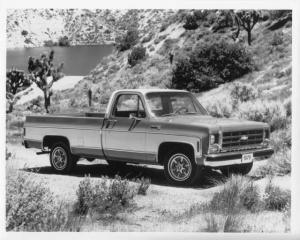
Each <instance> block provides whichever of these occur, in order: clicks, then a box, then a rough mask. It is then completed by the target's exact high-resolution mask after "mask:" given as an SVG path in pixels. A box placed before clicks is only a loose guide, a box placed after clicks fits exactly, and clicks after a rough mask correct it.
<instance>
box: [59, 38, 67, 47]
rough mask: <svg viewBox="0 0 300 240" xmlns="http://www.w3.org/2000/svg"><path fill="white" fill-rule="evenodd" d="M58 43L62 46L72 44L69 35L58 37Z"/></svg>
mask: <svg viewBox="0 0 300 240" xmlns="http://www.w3.org/2000/svg"><path fill="white" fill-rule="evenodd" d="M58 45H59V46H60V47H69V46H70V40H69V38H68V37H67V36H63V37H60V38H59V39H58Z"/></svg>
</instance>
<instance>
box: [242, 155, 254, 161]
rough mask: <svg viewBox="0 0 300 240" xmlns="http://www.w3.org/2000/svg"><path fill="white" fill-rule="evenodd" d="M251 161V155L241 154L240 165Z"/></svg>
mask: <svg viewBox="0 0 300 240" xmlns="http://www.w3.org/2000/svg"><path fill="white" fill-rule="evenodd" d="M252 161H253V153H248V154H243V156H242V163H249V162H252Z"/></svg>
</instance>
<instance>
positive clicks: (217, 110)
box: [204, 97, 233, 118]
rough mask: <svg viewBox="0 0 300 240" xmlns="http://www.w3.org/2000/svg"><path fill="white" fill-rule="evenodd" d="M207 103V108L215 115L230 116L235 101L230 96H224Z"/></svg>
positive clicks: (220, 116)
mask: <svg viewBox="0 0 300 240" xmlns="http://www.w3.org/2000/svg"><path fill="white" fill-rule="evenodd" d="M204 105H205V108H206V110H207V111H208V112H209V114H210V115H211V116H213V117H218V118H223V117H226V118H229V117H231V115H232V112H233V103H232V101H231V99H230V98H228V97H227V98H226V97H225V98H222V99H217V100H214V101H209V102H207V103H206V104H204Z"/></svg>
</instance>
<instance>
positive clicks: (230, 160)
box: [197, 148, 274, 168]
mask: <svg viewBox="0 0 300 240" xmlns="http://www.w3.org/2000/svg"><path fill="white" fill-rule="evenodd" d="M247 153H253V160H255V161H258V160H264V159H266V158H269V157H270V156H272V154H273V153H274V150H273V149H272V148H263V149H253V150H245V151H241V152H230V153H216V154H209V155H205V156H203V157H202V158H200V159H197V164H198V165H203V166H208V167H213V168H214V167H215V168H218V167H223V166H230V165H238V164H243V162H242V155H243V154H247Z"/></svg>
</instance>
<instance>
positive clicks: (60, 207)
mask: <svg viewBox="0 0 300 240" xmlns="http://www.w3.org/2000/svg"><path fill="white" fill-rule="evenodd" d="M73 220H74V218H73V217H72V216H71V214H70V212H69V209H68V207H67V206H66V205H65V204H63V203H57V202H55V200H54V196H53V193H52V192H50V190H49V188H48V187H47V186H46V185H45V183H44V182H42V181H40V180H39V181H35V180H33V179H32V178H31V177H30V176H29V175H28V174H25V173H16V172H8V173H7V181H6V230H7V231H75V230H78V229H77V228H76V229H74V228H73V226H74V225H73V223H72V222H73Z"/></svg>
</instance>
